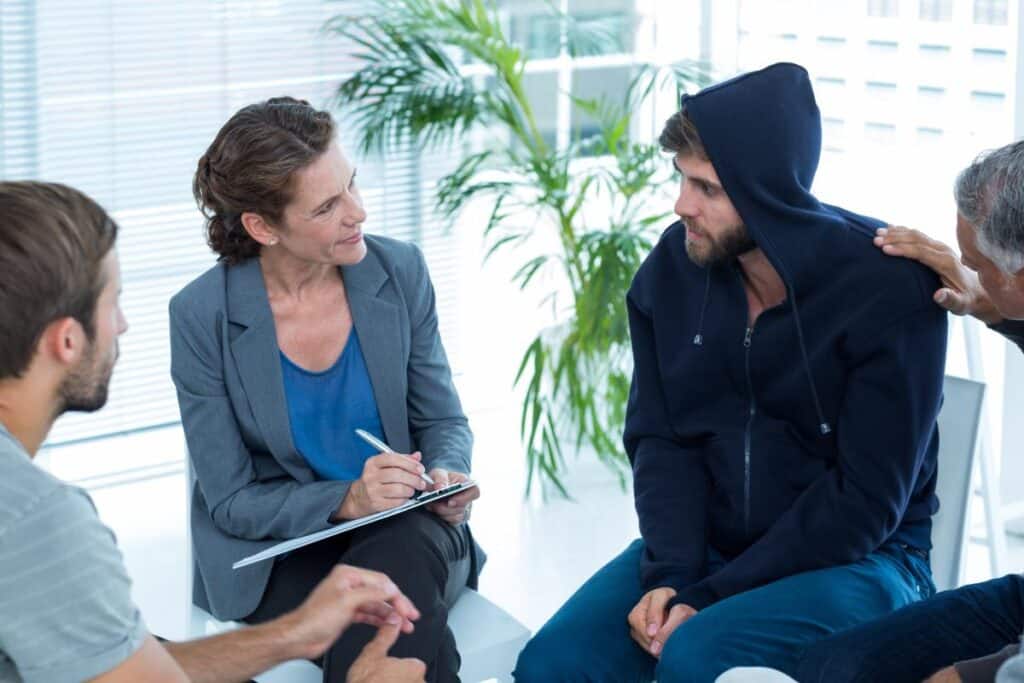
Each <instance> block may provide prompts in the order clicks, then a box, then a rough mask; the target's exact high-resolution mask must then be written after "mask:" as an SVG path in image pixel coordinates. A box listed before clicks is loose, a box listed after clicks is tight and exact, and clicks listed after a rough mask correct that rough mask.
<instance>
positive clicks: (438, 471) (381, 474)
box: [338, 451, 480, 525]
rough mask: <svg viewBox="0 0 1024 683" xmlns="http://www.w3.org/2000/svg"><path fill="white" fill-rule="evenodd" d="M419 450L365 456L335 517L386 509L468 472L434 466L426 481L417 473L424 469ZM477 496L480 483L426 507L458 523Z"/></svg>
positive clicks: (465, 477)
mask: <svg viewBox="0 0 1024 683" xmlns="http://www.w3.org/2000/svg"><path fill="white" fill-rule="evenodd" d="M422 459H423V455H422V454H421V453H420V452H418V451H417V452H416V453H413V454H412V455H401V454H399V453H380V454H378V455H375V456H373V457H372V458H369V459H368V460H367V461H366V463H365V464H364V465H363V473H362V475H360V477H359V479H357V480H356V481H354V482H353V483H352V486H351V487H350V488H349V491H348V494H347V495H346V496H345V500H344V501H342V504H341V508H340V509H339V511H338V517H340V518H342V519H356V518H358V517H365V516H366V515H370V514H373V513H375V512H382V511H384V510H390V509H391V508H393V507H398V506H399V505H402V504H403V503H405V502H407V501H408V500H409V499H410V498H412V497H413V496H414V495H416V493H418V492H420V491H436V490H438V489H441V488H444V487H445V486H448V485H449V484H456V483H459V482H463V481H467V480H468V479H469V475H468V474H465V473H463V472H451V471H449V470H445V469H442V468H439V467H438V468H434V469H432V470H430V472H429V473H428V474H429V476H430V478H431V479H433V480H434V483H433V484H427V483H426V482H425V481H424V480H423V479H422V477H421V476H420V475H421V474H423V472H424V471H425V468H424V467H423V464H422V462H421V461H422ZM479 497H480V487H479V486H474V487H473V488H471V489H467V490H465V491H462V492H460V493H458V494H456V495H454V496H449V497H448V498H445V499H443V500H439V501H437V502H435V503H429V504H428V505H427V509H428V510H430V511H431V512H433V513H434V514H436V515H437V516H438V517H440V518H441V519H443V520H444V521H446V522H448V523H449V524H452V525H458V524H462V523H463V522H465V521H467V520H468V519H469V508H470V505H471V503H472V502H473V501H474V500H476V499H477V498H479Z"/></svg>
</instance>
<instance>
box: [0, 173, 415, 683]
mask: <svg viewBox="0 0 1024 683" xmlns="http://www.w3.org/2000/svg"><path fill="white" fill-rule="evenodd" d="M116 235H117V226H116V224H115V223H114V222H113V220H112V219H111V218H110V217H109V216H108V215H107V214H106V212H105V211H104V210H103V209H102V208H100V207H99V206H98V205H97V204H96V203H95V202H93V201H92V200H91V199H89V198H88V197H86V196H85V195H83V194H82V193H80V192H77V191H76V190H73V189H71V188H69V187H66V186H63V185H56V184H48V183H31V182H0V682H2V683H7V682H18V681H26V682H33V681H38V682H40V683H63V682H65V681H67V682H69V683H70V682H77V681H85V680H94V681H100V682H102V683H119V682H121V681H124V682H132V683H134V682H136V681H155V682H158V683H160V682H164V681H168V682H169V681H184V680H192V681H209V682H211V683H213V682H220V681H224V682H226V681H241V680H244V679H247V678H250V677H252V676H254V675H257V674H259V673H260V672H262V671H265V670H266V669H269V668H271V667H272V666H274V665H276V664H278V663H280V662H283V661H286V660H289V659H315V658H316V657H319V656H320V654H322V653H323V652H324V651H325V650H326V649H327V648H328V647H329V646H330V645H331V644H332V643H333V642H334V641H335V640H336V639H337V638H338V636H339V635H340V634H341V632H342V631H344V630H345V628H346V627H347V626H348V625H349V624H351V623H354V622H361V623H369V624H373V625H376V626H378V627H379V630H378V634H377V637H376V638H375V639H374V640H373V641H371V643H370V644H369V645H367V647H366V649H365V650H364V651H363V653H362V655H361V656H360V657H359V659H358V660H357V661H356V662H355V664H354V665H353V666H352V668H351V669H350V670H349V673H348V681H349V682H350V683H356V682H360V683H364V682H365V683H370V682H375V683H376V682H384V681H389V682H390V681H394V682H396V683H404V682H406V681H421V680H423V676H424V666H423V663H422V662H419V661H417V660H402V659H395V658H391V657H388V656H387V650H388V649H389V648H390V646H391V644H392V643H394V642H395V639H396V638H398V636H399V634H400V633H401V632H403V631H404V632H409V631H411V630H412V628H413V624H412V621H413V620H415V619H417V618H418V616H419V614H418V612H417V611H416V609H415V607H414V606H413V605H412V604H411V603H410V602H409V600H408V599H407V598H406V597H405V596H404V595H402V594H401V592H400V591H399V590H398V588H397V587H396V586H395V585H394V584H392V583H391V581H390V580H388V578H387V577H386V576H383V575H382V574H378V573H376V572H369V571H365V570H361V569H355V568H353V567H344V566H339V567H337V568H335V570H334V571H333V572H332V573H331V574H330V575H328V577H327V578H326V579H325V580H324V581H323V582H322V583H321V584H320V585H319V586H317V588H316V589H314V591H313V592H312V593H311V594H310V596H309V597H308V598H307V600H306V602H304V603H303V604H302V605H301V606H300V607H299V608H298V609H296V610H295V611H294V612H291V613H288V614H285V615H284V616H282V617H280V618H278V619H276V620H274V621H271V622H268V623H266V624H262V625H260V626H254V627H251V628H245V629H240V630H238V631H234V632H231V633H227V634H224V635H221V636H216V637H213V638H207V639H203V640H197V641H191V642H187V643H166V644H163V645H162V644H160V643H158V642H157V641H156V639H154V638H153V637H152V636H151V635H149V633H148V631H147V630H146V626H145V624H144V623H143V620H142V617H141V615H140V614H139V610H138V609H137V608H136V607H135V605H134V604H133V603H132V600H131V595H130V585H131V582H130V581H129V579H128V576H127V573H126V572H125V568H124V564H123V562H122V558H121V554H120V552H119V551H118V549H117V544H116V541H115V539H114V536H113V534H112V533H111V531H110V530H109V529H107V528H106V527H105V526H103V524H102V523H101V522H100V521H99V518H98V517H97V516H96V510H95V508H94V507H93V505H92V501H91V500H90V499H89V497H88V496H87V495H86V494H85V492H83V491H82V490H80V489H77V488H74V487H71V486H68V485H67V484H64V483H62V482H60V481H59V480H57V479H55V478H54V477H52V476H51V475H49V474H47V473H45V472H43V471H42V470H40V469H39V468H37V467H36V466H35V465H34V464H33V463H32V457H33V456H34V455H35V454H36V452H37V451H38V450H39V447H40V445H41V444H42V442H43V441H44V439H45V438H46V434H47V433H48V432H49V430H50V427H51V426H52V424H53V422H54V420H55V419H56V418H57V417H58V416H59V415H60V414H61V413H63V412H65V411H69V410H80V411H93V410H97V409H99V408H100V407H102V406H103V404H104V403H105V402H106V398H107V386H108V384H109V381H110V376H111V373H112V371H113V368H114V364H115V362H116V360H117V353H118V350H117V349H118V347H117V338H118V336H119V335H121V334H122V333H123V332H124V331H125V329H126V328H127V325H126V323H125V320H124V317H123V316H122V314H121V310H120V307H119V304H118V297H119V294H120V268H119V265H118V260H117V255H116V253H115V251H114V242H115V239H116Z"/></svg>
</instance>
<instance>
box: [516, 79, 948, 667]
mask: <svg viewBox="0 0 1024 683" xmlns="http://www.w3.org/2000/svg"><path fill="white" fill-rule="evenodd" d="M660 142H661V144H662V146H663V147H664V148H665V149H666V150H668V151H670V152H672V153H674V154H675V159H674V163H675V165H676V167H677V168H678V170H679V171H680V173H681V175H682V182H681V185H680V194H679V198H678V200H677V202H676V207H675V209H676V213H677V214H678V215H679V217H680V221H679V222H678V223H676V224H674V225H672V226H671V227H670V228H669V229H668V230H666V232H665V233H664V235H663V236H662V238H661V240H660V242H659V243H658V245H657V246H656V247H655V249H654V250H653V251H652V253H651V254H650V256H649V257H648V258H647V260H646V261H645V263H644V264H643V266H642V267H641V269H640V271H639V272H638V273H637V275H636V277H635V279H634V281H633V285H632V287H631V289H630V292H629V295H628V297H627V306H628V309H629V316H630V328H631V332H632V339H633V356H634V362H635V370H634V375H633V385H632V389H631V392H630V400H629V406H628V411H627V416H626V430H625V435H624V441H625V446H626V451H627V453H628V454H629V457H630V459H631V461H632V463H633V472H634V493H635V498H636V508H637V513H638V515H639V520H640V531H641V536H642V538H641V539H638V540H637V541H635V542H634V543H633V544H632V545H630V546H629V547H628V548H627V549H626V550H625V552H623V553H622V554H621V555H620V556H619V557H617V558H616V559H614V560H612V561H611V562H610V563H609V564H608V565H606V566H605V567H604V568H603V569H601V570H600V571H599V572H598V573H597V574H595V575H594V576H593V577H592V578H591V579H590V580H589V581H588V582H587V583H586V584H585V585H584V586H583V587H582V588H581V589H580V590H579V591H578V592H577V593H576V594H575V595H574V596H573V597H572V598H571V599H570V600H569V602H568V603H567V604H566V605H564V606H563V607H562V608H561V609H560V610H559V611H558V613H557V614H555V616H554V617H552V619H551V620H550V621H549V622H548V623H547V624H546V625H545V626H544V627H543V628H542V629H541V631H539V632H538V634H537V635H536V636H535V637H534V639H533V640H532V641H531V642H530V643H529V644H528V645H527V647H526V649H525V650H524V651H523V653H522V655H521V656H520V659H519V662H518V665H517V667H516V672H515V676H516V679H517V680H518V681H521V682H527V683H532V682H533V681H544V682H546V683H547V682H552V681H570V680H571V681H583V680H585V681H616V682H618V681H633V680H637V681H642V680H650V679H651V678H652V677H655V676H656V678H657V680H658V681H659V682H660V683H668V682H672V681H696V682H708V683H710V682H711V681H713V680H714V679H715V678H716V677H717V676H718V675H719V674H720V673H722V672H723V671H725V670H726V669H728V668H730V667H733V666H754V665H761V666H771V667H774V668H777V669H781V670H783V671H787V670H792V668H793V666H794V664H795V660H796V656H797V654H798V652H799V650H800V649H801V648H802V647H803V646H804V645H806V644H807V643H809V642H812V641H815V640H818V639H820V638H823V637H824V636H826V635H828V634H830V633H833V632H835V631H838V630H840V629H844V628H847V627H850V626H853V625H855V624H858V623H862V622H864V621H868V620H871V619H875V618H877V617H879V616H882V615H884V614H887V613H889V612H891V611H893V610H895V609H897V608H899V607H902V606H904V605H907V604H910V603H912V602H915V601H917V600H920V599H922V598H926V597H929V596H930V595H931V594H932V593H933V592H934V585H933V583H932V580H931V573H930V570H929V567H928V551H929V549H930V547H931V544H930V536H931V517H932V514H933V513H934V512H935V510H936V509H937V501H936V497H935V474H936V451H937V447H938V441H937V433H936V427H935V418H936V415H937V414H938V410H939V405H940V403H941V392H942V376H943V366H944V362H945V353H946V317H945V312H944V311H943V310H942V309H940V308H939V307H938V306H937V305H936V304H935V303H934V302H933V301H932V292H934V291H935V289H936V288H937V285H938V281H937V279H936V278H935V276H934V274H932V273H931V272H930V271H928V270H927V269H926V268H924V267H923V266H921V265H919V264H916V263H913V262H909V261H904V260H899V259H888V258H886V257H884V256H883V255H882V254H881V253H879V251H878V250H877V249H876V248H875V247H874V246H873V245H872V238H873V237H874V234H875V230H876V229H877V228H879V227H881V226H882V225H884V223H882V222H881V221H877V220H875V219H871V218H867V217H864V216H860V215H857V214H854V213H851V212H849V211H846V210H844V209H841V208H839V207H835V206H830V205H827V204H823V203H821V202H819V201H818V200H817V199H816V198H815V197H814V196H813V195H812V194H811V193H810V187H811V183H812V180H813V178H814V173H815V171H816V169H817V164H818V158H819V154H820V146H821V125H820V115H819V112H818V108H817V105H816V104H815V101H814V95H813V92H812V90H811V85H810V82H809V80H808V77H807V73H806V71H804V69H803V68H801V67H799V66H796V65H794V64H776V65H773V66H771V67H768V68H766V69H764V70H761V71H757V72H753V73H749V74H745V75H742V76H739V77H737V78H734V79H732V80H729V81H726V82H724V83H721V84H719V85H716V86H713V87H710V88H707V89H705V90H703V91H701V92H700V93H698V94H697V95H695V96H685V97H684V98H683V102H682V111H680V112H679V113H678V114H676V115H675V116H673V117H672V118H671V119H669V121H668V123H667V124H666V127H665V130H664V131H663V133H662V136H661V140H660Z"/></svg>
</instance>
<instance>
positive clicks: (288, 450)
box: [227, 258, 315, 483]
mask: <svg viewBox="0 0 1024 683" xmlns="http://www.w3.org/2000/svg"><path fill="white" fill-rule="evenodd" d="M227 300H228V311H227V313H228V320H229V321H230V322H232V323H234V324H236V325H240V326H243V327H245V330H243V331H242V332H241V334H239V335H238V336H237V337H235V338H234V339H233V340H232V342H231V354H232V356H233V357H234V361H235V367H236V368H237V369H238V375H239V377H241V380H242V387H243V388H244V389H245V395H246V397H247V399H248V401H249V406H250V408H252V413H253V416H254V417H255V418H256V423H257V424H258V425H259V428H260V430H261V431H262V432H263V437H264V439H265V440H266V443H267V449H268V450H269V451H270V453H271V455H273V456H274V458H275V459H277V461H278V462H279V463H281V466H282V467H283V468H284V469H285V470H287V471H288V473H289V474H291V475H292V476H293V477H295V479H296V480H298V481H300V482H303V483H307V482H311V481H313V480H314V479H315V477H314V475H313V471H312V469H310V467H309V465H308V464H307V463H306V461H305V459H304V458H303V457H302V455H301V454H300V453H299V452H298V450H297V449H296V448H295V444H294V443H293V442H292V432H291V424H290V423H289V421H288V404H287V401H286V399H285V396H284V378H283V377H282V375H281V357H280V350H279V349H278V346H277V334H276V332H275V330H274V316H273V314H272V313H271V312H270V302H269V301H268V300H267V288H266V285H265V284H264V282H263V273H262V271H261V270H260V264H259V260H258V259H255V258H254V259H249V260H248V261H246V262H245V263H242V264H239V265H237V266H234V267H232V268H229V269H228V282H227Z"/></svg>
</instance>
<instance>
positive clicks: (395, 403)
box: [341, 249, 412, 453]
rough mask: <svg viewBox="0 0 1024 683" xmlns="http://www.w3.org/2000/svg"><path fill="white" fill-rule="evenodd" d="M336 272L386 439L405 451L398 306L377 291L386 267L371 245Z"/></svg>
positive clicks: (406, 429) (406, 428)
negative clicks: (361, 256)
mask: <svg viewBox="0 0 1024 683" xmlns="http://www.w3.org/2000/svg"><path fill="white" fill-rule="evenodd" d="M341 272H342V279H343V280H344V281H345V290H346V294H347V295H348V305H349V308H350V309H351V311H352V323H353V325H354V327H355V332H356V334H357V335H359V345H360V346H361V347H362V349H363V358H364V360H365V361H366V369H367V372H368V373H369V375H370V383H371V384H372V385H373V394H374V398H375V399H376V401H377V411H378V412H379V413H380V422H381V425H382V426H383V427H384V438H385V441H387V442H388V444H389V445H390V446H391V447H392V448H394V449H395V450H396V451H400V452H404V453H408V452H409V449H410V447H411V445H412V444H411V443H410V437H409V425H408V421H407V420H406V418H405V361H404V360H403V359H404V353H403V348H402V340H403V338H404V336H403V334H402V322H401V317H400V315H399V310H398V306H397V305H396V304H394V303H391V302H390V301H387V300H385V299H383V298H381V297H380V296H378V295H379V294H380V292H381V288H382V287H383V286H384V283H385V282H387V281H388V274H387V271H385V270H384V267H383V266H382V265H381V263H380V260H379V259H378V258H377V256H376V254H375V253H374V252H373V250H372V249H370V250H368V251H367V253H366V257H365V258H364V259H363V260H362V261H360V262H359V263H358V264H356V265H354V266H344V267H342V269H341Z"/></svg>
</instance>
